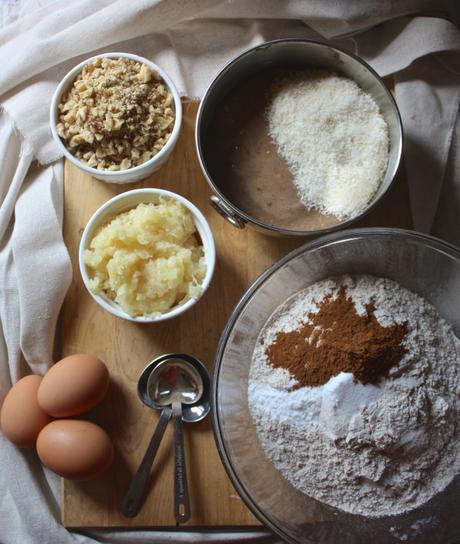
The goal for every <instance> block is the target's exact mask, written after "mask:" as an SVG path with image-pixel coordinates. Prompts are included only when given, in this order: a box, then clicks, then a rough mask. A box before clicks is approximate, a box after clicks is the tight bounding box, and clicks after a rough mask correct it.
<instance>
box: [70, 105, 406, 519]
mask: <svg viewBox="0 0 460 544" xmlns="http://www.w3.org/2000/svg"><path fill="white" fill-rule="evenodd" d="M196 111H197V103H196V102H185V103H184V120H183V127H182V132H181V137H180V140H179V142H178V144H177V146H176V149H175V150H174V153H173V155H172V157H171V158H170V159H169V161H168V163H167V164H166V165H165V166H163V167H162V168H161V170H160V171H159V172H158V173H156V174H154V175H153V176H152V177H150V178H149V179H147V180H145V181H143V182H141V183H137V184H127V185H121V186H120V185H111V184H106V183H103V182H101V181H97V180H95V179H93V178H91V176H89V175H87V174H85V173H84V172H82V171H81V170H79V169H78V168H75V167H74V166H73V165H72V164H70V163H68V162H67V163H66V165H65V206H64V239H65V242H66V244H67V247H68V250H69V253H70V257H71V259H72V266H73V282H72V285H71V288H70V290H69V292H68V294H67V297H66V299H65V302H64V306H63V310H62V321H61V323H62V327H61V341H62V356H66V355H69V354H72V353H77V352H90V353H95V354H96V355H97V356H99V357H100V358H101V359H102V360H104V361H105V362H106V364H107V366H108V368H109V370H110V375H111V385H110V388H109V392H108V395H107V397H106V399H105V400H104V401H103V403H102V404H101V405H100V406H99V407H98V408H97V409H96V410H95V411H94V412H93V413H92V414H91V416H90V417H91V419H93V420H94V421H96V422H97V423H99V424H100V425H101V426H102V427H103V428H104V429H106V431H107V432H108V433H109V435H110V436H111V437H112V439H113V441H114V444H115V450H116V456H115V461H114V464H113V466H112V468H111V469H110V471H109V472H108V473H107V475H106V476H105V477H103V478H102V479H100V480H97V481H94V482H85V483H76V482H71V481H68V480H62V501H61V506H62V523H63V525H65V526H66V527H73V528H78V527H154V528H168V527H174V526H175V522H174V518H173V479H172V474H173V463H172V448H171V434H170V429H169V430H168V431H167V433H166V436H165V438H164V440H163V443H162V445H161V448H160V450H159V453H158V455H157V459H156V461H155V464H154V468H153V472H152V481H151V485H150V489H149V492H148V495H147V497H146V500H145V503H144V506H143V508H142V509H141V511H140V513H139V514H138V516H137V517H136V518H134V519H127V518H124V517H123V516H122V515H121V514H120V512H119V505H120V502H121V498H122V496H123V493H124V491H125V490H126V488H127V487H128V484H129V481H130V479H131V477H132V475H133V474H134V472H135V470H136V468H137V466H138V464H139V462H140V460H141V459H142V456H143V454H144V451H145V449H146V447H147V444H148V441H149V440H150V437H151V434H152V432H153V429H154V427H155V425H156V422H157V420H158V414H157V412H154V411H152V410H150V409H149V408H147V407H145V406H144V405H143V404H142V403H141V402H140V401H139V399H138V398H137V395H136V384H137V379H138V377H139V375H140V373H141V371H142V369H143V368H144V367H145V366H146V365H147V364H148V363H149V362H150V361H151V360H152V359H154V358H155V357H157V356H158V355H161V354H163V353H168V352H172V351H183V352H187V353H191V354H193V355H195V356H197V357H198V358H199V359H200V360H201V361H203V362H204V363H205V364H206V365H207V367H208V369H209V371H212V361H213V355H214V352H215V349H216V346H217V342H218V339H219V336H220V333H221V331H222V329H223V327H224V325H225V322H226V320H227V318H228V317H229V315H230V313H231V311H232V309H233V307H234V305H235V304H236V302H237V301H238V299H239V298H240V296H241V295H242V294H243V292H244V291H245V289H246V288H247V287H248V286H249V285H250V284H251V282H252V281H253V280H254V279H255V278H256V276H257V275H258V274H259V273H260V272H262V271H263V270H264V269H265V268H267V267H268V266H269V265H270V264H272V263H273V262H274V261H275V260H276V259H278V258H279V257H280V256H282V255H284V254H286V253H287V252H288V251H290V250H291V249H293V248H295V247H297V246H299V245H301V244H302V243H304V242H305V241H306V240H305V239H298V238H297V239H286V238H284V239H281V238H273V237H269V236H265V235H262V234H259V233H257V232H255V231H253V230H251V229H248V228H246V229H244V230H242V231H239V230H237V229H235V228H234V227H232V226H231V225H230V224H228V223H227V222H226V221H225V220H224V219H223V218H222V217H220V216H219V215H218V214H217V213H216V212H215V211H214V210H213V209H212V208H211V206H210V205H209V203H208V198H209V196H210V194H211V193H210V190H209V188H208V185H207V183H206V181H205V180H204V178H203V175H202V174H201V170H200V167H199V165H198V161H197V157H196V153H195V144H194V123H195V116H196ZM137 187H161V188H165V189H170V190H172V191H175V192H177V193H180V194H181V195H183V196H185V197H186V198H188V199H190V200H191V201H192V202H193V203H194V204H196V205H197V206H198V208H200V210H202V212H203V213H204V214H205V216H206V217H207V219H208V221H209V223H210V226H211V229H212V231H213V233H214V237H215V241H216V247H217V255H218V259H217V266H216V271H215V275H214V279H213V282H212V285H211V287H210V289H209V290H208V291H207V293H206V294H205V296H204V297H203V299H202V300H200V302H199V303H198V304H197V305H196V306H195V307H194V308H192V309H191V310H189V311H188V312H187V313H186V314H184V315H183V316H180V317H179V318H176V319H175V320H172V321H166V322H163V323H159V324H154V325H138V324H134V323H130V322H127V321H123V320H121V319H117V318H115V317H113V316H112V315H110V314H108V313H107V312H105V311H104V310H102V309H101V308H100V307H99V306H98V305H97V304H96V303H95V302H94V301H93V300H92V298H91V297H90V295H89V294H88V293H87V292H86V290H85V287H84V285H83V283H82V281H81V278H80V273H79V271H78V257H77V255H78V244H79V241H80V237H81V234H82V232H83V229H84V227H85V225H86V223H87V221H88V220H89V218H90V217H91V215H92V214H93V212H94V211H95V210H96V209H97V208H98V207H99V206H100V205H101V204H102V203H103V202H105V201H106V200H108V199H109V198H111V197H112V196H114V195H116V194H118V193H121V192H123V191H127V190H130V189H134V188H137ZM356 226H398V227H403V228H411V226H412V221H411V216H410V211H409V204H408V193H407V186H406V183H405V179H404V177H403V176H400V178H399V179H398V180H397V182H396V183H395V184H394V185H393V188H392V189H391V191H390V192H389V194H388V195H387V196H386V198H385V200H384V201H383V202H382V203H381V205H380V206H378V208H377V209H376V210H375V211H374V212H372V213H371V214H369V215H368V216H367V217H366V218H365V219H364V220H363V221H361V222H360V223H359V224H357V225H356ZM185 444H186V461H187V471H188V478H189V491H190V500H191V512H192V516H191V519H190V521H189V522H188V523H186V524H185V525H184V526H183V528H184V529H190V528H195V527H207V528H210V527H217V528H219V527H250V526H257V525H259V522H258V521H257V520H256V518H255V517H253V515H252V514H251V513H250V512H249V510H248V509H247V508H246V506H245V505H244V504H243V502H242V501H241V499H240V498H239V496H238V495H237V493H236V492H235V490H234V488H233V486H232V484H231V483H230V481H229V479H228V477H227V475H226V472H225V470H224V468H223V466H222V464H221V462H220V458H219V455H218V453H217V450H216V447H215V444H214V439H213V435H212V430H211V420H210V418H207V419H206V420H205V421H203V422H200V423H197V424H195V425H190V426H186V429H185Z"/></svg>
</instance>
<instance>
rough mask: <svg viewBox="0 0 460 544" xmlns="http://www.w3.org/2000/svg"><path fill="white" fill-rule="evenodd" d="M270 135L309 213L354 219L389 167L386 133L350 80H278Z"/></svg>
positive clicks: (315, 73)
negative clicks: (314, 210)
mask: <svg viewBox="0 0 460 544" xmlns="http://www.w3.org/2000/svg"><path fill="white" fill-rule="evenodd" d="M266 114H267V120H268V129H269V134H270V136H271V138H272V139H273V141H274V142H275V143H276V145H277V147H278V150H279V153H280V155H281V156H282V157H283V158H284V160H285V161H286V163H287V164H288V166H289V169H290V170H291V172H292V174H293V181H294V184H295V186H296V188H297V191H298V193H299V197H300V200H301V201H302V202H303V204H305V205H306V206H307V207H308V208H311V207H313V208H316V209H318V210H319V211H320V212H322V213H330V214H333V215H335V216H336V217H337V218H339V219H349V218H351V217H355V216H356V215H358V214H359V213H360V212H361V211H363V210H364V208H365V207H366V206H367V205H368V204H369V202H370V201H371V200H372V197H373V196H374V195H375V193H376V191H377V190H378V187H379V185H380V183H381V181H382V179H383V176H384V174H385V170H386V167H387V163H388V147H389V138H388V127H387V124H386V122H385V120H384V118H383V117H382V115H381V113H380V112H379V108H378V106H377V104H376V103H375V101H374V99H373V98H372V97H371V96H370V95H369V94H367V93H365V92H364V91H363V90H362V89H361V88H360V87H359V86H358V85H357V84H356V83H355V82H354V81H353V80H351V79H349V78H346V77H343V76H339V75H338V74H335V73H333V72H328V71H326V70H317V69H315V70H309V71H305V72H303V73H299V74H297V75H295V76H293V77H292V78H290V79H288V78H286V79H284V80H282V81H281V82H280V83H279V84H278V85H277V86H276V88H275V89H274V92H273V97H272V100H271V102H270V104H269V106H268V108H267V112H266Z"/></svg>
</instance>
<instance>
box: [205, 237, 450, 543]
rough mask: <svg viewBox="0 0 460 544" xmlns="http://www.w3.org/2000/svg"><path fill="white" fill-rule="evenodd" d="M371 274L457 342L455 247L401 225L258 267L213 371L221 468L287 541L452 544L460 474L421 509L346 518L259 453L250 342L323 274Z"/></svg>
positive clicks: (323, 242) (328, 241)
mask: <svg viewBox="0 0 460 544" xmlns="http://www.w3.org/2000/svg"><path fill="white" fill-rule="evenodd" d="M341 274H372V275H375V276H383V277H387V278H391V279H393V280H395V281H397V282H398V283H399V284H400V285H402V286H404V287H406V288H408V289H410V290H412V291H414V292H416V293H418V294H419V295H421V296H423V297H424V298H425V299H426V300H428V301H429V302H431V303H432V304H433V305H434V306H435V307H436V308H437V309H438V311H439V313H440V314H441V315H442V317H444V318H445V319H446V320H447V321H448V322H450V323H451V324H452V326H453V328H454V330H455V333H456V334H457V336H460V250H458V249H457V248H455V247H453V246H451V245H449V244H446V243H444V242H442V241H440V240H437V239H435V238H432V237H430V236H425V235H422V234H418V233H415V232H409V231H403V230H399V229H381V228H374V229H354V230H349V231H343V232H341V233H337V234H332V235H328V236H324V237H322V238H321V239H319V240H316V241H313V242H310V243H307V244H306V245H304V246H302V247H301V248H299V249H297V250H295V251H293V252H292V253H290V254H289V255H287V256H286V257H284V258H283V259H281V260H280V261H278V262H277V263H275V264H274V265H273V266H271V267H270V268H269V269H268V270H266V271H265V272H264V273H263V274H262V275H261V276H259V278H258V279H257V280H256V281H255V282H254V284H253V285H252V286H251V287H250V288H249V289H248V291H247V292H246V293H245V295H244V296H243V297H242V299H241V300H240V302H239V303H238V305H237V306H236V308H235V310H234V312H233V314H232V315H231V317H230V319H229V321H228V323H227V326H226V328H225V330H224V332H223V334H222V337H221V340H220V343H219V346H218V350H217V354H216V361H215V367H214V378H213V379H214V390H213V397H214V399H213V400H214V408H215V409H214V413H213V426H214V432H215V437H216V442H217V446H218V449H219V452H220V455H221V458H222V461H223V463H224V466H225V468H226V470H227V472H228V474H229V476H230V478H231V480H232V482H233V484H234V486H235V488H236V489H237V491H238V493H239V494H240V495H241V497H242V498H243V500H244V501H245V503H246V504H247V506H248V507H249V508H250V509H251V510H252V512H253V513H254V514H255V515H256V516H257V517H258V518H259V519H260V521H262V522H263V523H264V524H265V525H267V526H268V527H270V528H271V529H272V530H273V531H275V532H276V533H278V534H279V535H280V536H281V537H282V538H283V539H284V540H286V541H287V542H292V543H311V544H313V543H314V544H320V543H334V544H344V543H346V544H357V543H360V544H361V543H362V544H368V543H369V542H372V544H391V543H401V542H405V543H407V542H411V543H415V542H416V543H417V544H419V543H420V544H421V543H424V544H428V543H429V544H441V543H442V544H454V543H458V542H460V516H459V514H458V512H459V502H460V477H459V476H458V475H457V476H456V477H455V479H454V480H453V482H452V483H451V484H450V485H449V486H448V487H447V488H446V490H445V491H444V492H442V493H440V494H438V495H437V496H435V497H434V498H433V499H432V500H430V501H429V502H428V503H426V504H424V505H423V506H421V507H419V508H417V509H415V510H412V511H410V512H408V513H406V514H402V515H398V516H386V517H382V518H366V517H363V516H359V515H353V514H348V513H345V512H343V511H341V510H338V509H336V508H333V507H330V506H327V505H325V504H323V503H321V502H318V501H316V500H314V499H312V498H310V497H308V496H306V495H304V494H303V493H301V492H299V491H297V490H296V489H295V488H293V487H292V486H291V484H289V482H288V481H287V480H285V479H284V478H283V476H282V475H281V474H280V473H279V472H278V471H277V470H276V469H275V468H274V466H273V465H272V464H271V462H270V461H269V460H268V459H267V458H266V457H265V454H264V451H263V449H262V447H261V445H260V443H259V440H258V436H257V432H256V429H255V426H254V424H253V422H252V419H251V416H250V412H249V408H248V399H247V385H248V375H249V367H250V362H251V356H252V352H253V349H254V346H255V342H256V339H257V336H258V334H259V332H260V330H261V328H262V326H263V325H264V323H265V322H266V320H267V319H268V317H269V316H270V315H271V314H272V312H273V311H274V310H275V309H276V308H277V307H278V306H279V305H280V304H281V303H282V302H284V301H285V300H286V299H287V298H288V297H290V296H291V295H292V294H294V293H296V292H298V291H300V290H301V289H303V288H305V287H307V286H308V285H311V284H312V283H314V282H316V281H319V280H323V279H325V278H328V277H330V276H339V275H341Z"/></svg>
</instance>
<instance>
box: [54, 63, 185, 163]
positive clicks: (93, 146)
mask: <svg viewBox="0 0 460 544" xmlns="http://www.w3.org/2000/svg"><path fill="white" fill-rule="evenodd" d="M58 110H59V123H58V124H57V125H56V130H57V133H58V135H59V136H60V138H61V139H62V140H63V141H64V144H65V145H66V147H67V149H68V150H69V151H70V152H71V153H72V154H73V155H75V157H77V158H78V159H79V160H81V161H82V162H84V163H86V164H88V166H92V167H93V168H98V169H100V170H109V171H111V172H116V171H118V170H126V169H127V168H132V167H134V166H138V165H139V164H142V163H144V162H146V161H148V160H149V159H151V158H152V157H153V156H154V155H156V154H157V153H158V152H159V151H160V150H161V149H162V148H163V147H164V145H165V144H166V142H167V141H168V139H169V137H170V136H171V132H172V130H173V127H174V120H175V112H174V100H173V97H172V94H171V93H170V92H169V89H168V88H167V86H166V84H165V82H164V81H163V80H162V78H161V77H160V76H159V75H158V74H157V73H156V72H154V71H153V70H151V69H150V68H149V67H148V66H147V65H146V64H142V63H140V62H137V61H134V60H131V59H127V58H114V59H112V58H98V59H95V60H94V61H93V62H91V63H90V64H87V65H86V66H85V67H84V68H83V70H82V71H81V73H80V74H79V75H78V76H77V78H76V79H75V81H74V83H73V85H72V86H71V88H70V89H69V90H68V91H67V92H66V93H65V94H64V95H63V97H62V100H61V102H60V104H59V106H58Z"/></svg>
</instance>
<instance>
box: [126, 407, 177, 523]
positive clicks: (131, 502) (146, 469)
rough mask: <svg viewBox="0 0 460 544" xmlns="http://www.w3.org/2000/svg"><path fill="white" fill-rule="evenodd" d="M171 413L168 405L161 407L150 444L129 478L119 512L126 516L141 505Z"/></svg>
mask: <svg viewBox="0 0 460 544" xmlns="http://www.w3.org/2000/svg"><path fill="white" fill-rule="evenodd" d="M171 414H172V410H171V408H170V407H169V406H167V407H166V408H163V411H162V412H161V416H160V419H159V421H158V423H157V426H156V429H155V431H154V433H153V435H152V438H151V439H150V444H149V445H148V448H147V450H146V452H145V454H144V457H143V459H142V461H141V464H140V465H139V468H138V469H137V472H136V474H135V475H134V477H133V479H132V480H131V484H130V485H129V488H128V491H127V492H126V494H125V496H124V497H123V501H122V503H121V513H122V514H123V515H124V516H126V517H128V518H132V517H134V516H135V515H136V514H137V513H138V512H139V509H140V507H141V506H142V502H143V498H144V491H145V488H146V487H147V483H148V481H149V478H150V469H151V467H152V463H153V460H154V459H155V455H156V453H157V451H158V447H159V446H160V442H161V439H162V438H163V435H164V434H165V430H166V427H167V426H168V422H169V420H170V419H171Z"/></svg>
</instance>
